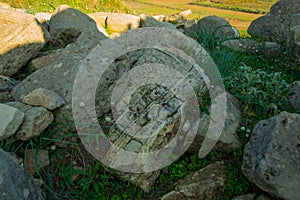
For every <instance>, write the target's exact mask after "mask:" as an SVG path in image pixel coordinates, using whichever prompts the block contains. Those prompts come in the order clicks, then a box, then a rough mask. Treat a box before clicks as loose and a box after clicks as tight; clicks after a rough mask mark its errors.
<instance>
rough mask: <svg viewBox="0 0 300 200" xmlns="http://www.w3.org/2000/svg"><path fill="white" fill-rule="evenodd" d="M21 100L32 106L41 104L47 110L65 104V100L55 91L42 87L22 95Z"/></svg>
mask: <svg viewBox="0 0 300 200" xmlns="http://www.w3.org/2000/svg"><path fill="white" fill-rule="evenodd" d="M22 102H23V103H25V104H28V105H32V106H42V107H44V108H47V109H48V110H54V109H56V108H59V107H61V106H62V105H64V104H65V101H64V100H63V99H62V98H61V97H60V96H59V95H58V94H57V93H56V92H53V91H52V90H47V89H44V88H38V89H36V90H33V91H32V92H31V93H29V94H28V95H27V96H25V97H24V99H23V100H22Z"/></svg>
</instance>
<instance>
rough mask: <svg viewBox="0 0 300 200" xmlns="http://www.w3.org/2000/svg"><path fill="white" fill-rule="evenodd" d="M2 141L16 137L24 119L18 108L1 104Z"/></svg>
mask: <svg viewBox="0 0 300 200" xmlns="http://www.w3.org/2000/svg"><path fill="white" fill-rule="evenodd" d="M0 113H1V115H0V141H2V140H3V139H6V138H8V137H10V136H12V135H14V134H15V133H16V132H17V130H18V128H19V127H20V125H21V124H22V122H23V119H24V113H23V112H21V111H19V110H18V109H17V108H14V107H11V106H8V105H5V104H1V103H0Z"/></svg>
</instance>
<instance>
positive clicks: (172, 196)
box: [160, 191, 186, 200]
mask: <svg viewBox="0 0 300 200" xmlns="http://www.w3.org/2000/svg"><path fill="white" fill-rule="evenodd" d="M160 200H186V198H185V197H184V196H183V194H181V193H180V192H177V191H171V192H169V193H167V194H165V195H164V196H162V197H161V198H160Z"/></svg>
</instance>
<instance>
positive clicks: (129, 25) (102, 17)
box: [89, 12, 140, 33]
mask: <svg viewBox="0 0 300 200" xmlns="http://www.w3.org/2000/svg"><path fill="white" fill-rule="evenodd" d="M89 16H90V17H91V18H93V19H94V20H95V22H96V24H97V26H102V27H107V29H109V30H110V31H112V32H117V33H124V32H126V31H128V30H132V29H136V28H138V27H139V26H140V17H138V16H135V15H130V14H121V13H106V12H97V13H91V14H89Z"/></svg>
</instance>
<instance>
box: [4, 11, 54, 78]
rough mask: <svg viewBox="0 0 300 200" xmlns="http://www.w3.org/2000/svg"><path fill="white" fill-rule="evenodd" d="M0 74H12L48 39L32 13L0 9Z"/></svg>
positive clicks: (47, 34) (35, 53) (47, 35)
mask: <svg viewBox="0 0 300 200" xmlns="http://www.w3.org/2000/svg"><path fill="white" fill-rule="evenodd" d="M0 24H1V26H0V75H1V74H2V75H5V76H12V75H14V74H15V73H17V72H18V70H19V69H20V68H21V67H22V66H23V65H25V64H26V63H27V62H28V61H29V60H30V59H31V58H32V57H34V56H35V55H37V53H38V51H39V50H40V49H41V48H42V47H43V46H44V44H45V43H46V42H47V41H48V40H49V38H50V35H49V33H48V31H47V30H45V29H44V28H43V27H42V26H41V25H40V24H38V23H37V22H36V19H35V17H34V16H33V15H30V14H26V13H22V12H17V11H14V10H6V9H0Z"/></svg>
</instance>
